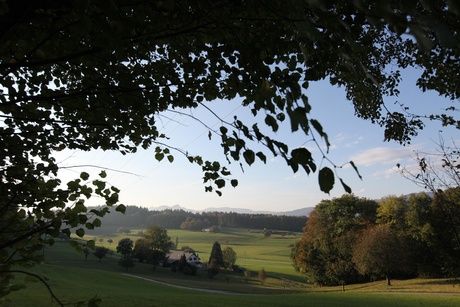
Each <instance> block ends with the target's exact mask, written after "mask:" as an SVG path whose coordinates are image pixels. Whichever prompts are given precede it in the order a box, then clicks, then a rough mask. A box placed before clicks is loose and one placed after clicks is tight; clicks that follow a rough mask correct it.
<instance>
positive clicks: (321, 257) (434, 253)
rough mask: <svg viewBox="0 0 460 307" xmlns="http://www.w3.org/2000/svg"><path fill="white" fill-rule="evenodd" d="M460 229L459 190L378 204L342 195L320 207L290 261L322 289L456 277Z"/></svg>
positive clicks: (312, 215) (412, 196) (315, 211)
mask: <svg viewBox="0 0 460 307" xmlns="http://www.w3.org/2000/svg"><path fill="white" fill-rule="evenodd" d="M459 230H460V188H458V187H457V188H451V189H448V190H446V191H444V192H438V193H436V194H435V195H434V197H433V198H432V197H430V196H429V195H428V194H425V193H420V194H412V195H409V196H407V197H396V196H389V197H386V198H383V199H382V200H380V201H379V202H376V201H373V200H368V199H363V198H359V197H356V196H353V195H344V196H342V197H340V198H335V199H333V200H324V201H322V202H320V203H319V204H318V205H317V206H316V208H315V210H314V211H313V212H312V213H311V214H310V216H309V219H308V223H307V224H306V225H305V228H304V233H303V236H302V239H301V240H300V241H299V242H298V243H297V244H296V246H295V247H294V249H293V251H292V258H293V261H294V265H295V267H296V269H298V270H299V271H301V272H304V273H306V275H307V278H308V279H309V281H311V282H314V283H317V284H322V285H337V284H343V283H353V282H361V281H368V280H374V279H379V278H385V277H386V278H387V281H388V283H389V284H390V283H391V278H395V277H398V278H409V277H416V276H421V277H441V276H444V277H452V276H458V274H459V273H460V261H459V260H460V242H459V237H458V233H459Z"/></svg>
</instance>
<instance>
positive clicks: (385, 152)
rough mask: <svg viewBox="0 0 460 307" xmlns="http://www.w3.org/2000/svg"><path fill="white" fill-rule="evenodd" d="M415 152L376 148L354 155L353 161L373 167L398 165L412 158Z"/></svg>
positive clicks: (405, 149)
mask: <svg viewBox="0 0 460 307" xmlns="http://www.w3.org/2000/svg"><path fill="white" fill-rule="evenodd" d="M412 155H413V150H412V149H410V148H407V147H404V148H387V147H375V148H370V149H367V150H365V151H363V152H360V153H358V154H356V155H354V156H353V157H352V158H351V160H352V161H353V162H355V164H357V165H362V166H372V165H378V164H380V165H381V164H396V163H398V162H400V161H402V160H405V159H407V158H410V157H411V156H412Z"/></svg>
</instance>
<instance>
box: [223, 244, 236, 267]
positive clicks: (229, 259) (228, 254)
mask: <svg viewBox="0 0 460 307" xmlns="http://www.w3.org/2000/svg"><path fill="white" fill-rule="evenodd" d="M222 257H223V260H224V265H225V267H227V268H231V267H232V266H234V265H235V262H236V252H235V251H234V250H233V248H231V247H230V246H227V247H226V248H224V250H223V251H222Z"/></svg>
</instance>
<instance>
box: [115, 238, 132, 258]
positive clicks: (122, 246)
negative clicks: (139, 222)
mask: <svg viewBox="0 0 460 307" xmlns="http://www.w3.org/2000/svg"><path fill="white" fill-rule="evenodd" d="M117 253H120V254H121V256H122V258H130V257H131V256H132V254H133V240H131V239H130V238H124V239H121V240H120V241H118V245H117Z"/></svg>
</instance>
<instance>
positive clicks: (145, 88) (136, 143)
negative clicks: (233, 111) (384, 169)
mask: <svg viewBox="0 0 460 307" xmlns="http://www.w3.org/2000/svg"><path fill="white" fill-rule="evenodd" d="M459 11H460V9H459V5H458V4H457V3H456V2H455V1H436V2H425V1H423V2H422V1H401V2H395V1H384V0H375V1H345V2H340V3H336V1H294V0H291V1H262V2H261V1H244V0H241V1H231V0H227V1H161V2H156V1H133V0H123V1H121V0H112V1H109V2H100V1H58V2H56V1H25V0H22V1H11V0H6V1H2V2H1V5H0V25H1V27H0V37H1V39H2V44H1V46H0V119H1V123H0V144H2V146H1V147H0V170H1V172H0V195H2V197H1V199H0V210H1V215H0V222H1V223H0V224H1V225H2V229H1V230H0V259H1V263H2V266H3V267H4V270H6V271H7V270H8V268H9V266H10V265H11V264H13V263H14V262H15V261H16V260H18V259H19V260H21V259H23V258H30V254H31V252H32V251H33V250H34V248H35V249H37V248H40V246H41V245H42V244H47V243H52V238H53V237H56V236H57V235H58V234H59V232H64V233H66V234H67V235H69V234H70V231H71V229H75V228H76V230H74V231H75V233H76V234H77V235H78V236H83V235H84V229H85V228H90V229H91V228H94V227H98V226H99V225H100V219H99V218H100V217H101V216H103V215H104V214H105V213H106V212H107V211H108V210H109V207H112V206H115V205H117V207H116V208H117V209H118V210H120V211H123V210H124V206H123V205H121V204H119V203H118V192H119V190H118V189H117V188H116V187H113V186H110V185H109V184H108V183H107V182H106V181H105V179H104V178H105V176H106V174H105V172H101V173H100V176H99V178H91V179H90V177H89V175H88V173H85V172H82V173H81V175H80V178H76V179H75V180H73V181H70V182H68V183H64V182H61V180H60V179H59V177H58V171H59V169H60V166H59V164H58V163H57V161H56V159H55V158H54V157H53V153H55V152H59V151H62V150H64V149H78V150H83V151H89V150H92V149H102V150H117V151H120V152H121V153H123V154H127V153H132V152H135V151H137V150H138V148H145V149H146V148H150V147H155V149H154V150H155V153H154V154H155V157H156V158H157V159H158V160H163V159H167V160H168V161H170V162H173V161H174V156H173V155H172V153H173V151H175V152H179V153H181V154H183V155H185V156H186V157H187V158H188V159H189V160H190V162H192V163H194V164H196V165H199V166H200V167H201V168H202V171H203V179H204V182H205V184H206V186H205V190H206V191H215V192H216V193H218V194H219V195H220V194H221V193H222V192H221V189H222V188H223V187H224V186H226V185H227V184H228V183H229V184H230V185H231V186H236V185H237V184H238V181H237V180H236V179H232V178H230V177H229V176H230V175H231V174H230V172H229V171H228V169H227V167H226V166H225V165H223V164H222V163H220V162H218V161H207V160H206V159H203V158H202V157H201V156H197V155H194V154H193V153H189V152H188V151H187V149H186V148H185V149H184V148H177V147H176V146H174V143H173V140H169V139H168V136H167V135H164V134H163V133H162V131H161V129H160V128H159V127H158V124H157V122H158V118H159V117H160V116H161V115H162V114H166V113H172V114H179V115H182V116H186V117H191V118H194V119H195V120H197V121H198V122H199V123H201V124H203V125H204V126H205V127H206V128H207V129H209V135H210V137H212V136H215V137H218V138H220V140H221V146H222V149H223V152H224V155H225V158H226V159H227V161H228V162H231V161H236V162H237V163H241V165H242V163H243V162H244V163H245V164H247V165H252V164H253V163H254V162H255V160H256V158H257V159H258V160H260V161H262V162H265V161H266V159H267V157H266V155H267V154H272V155H275V156H281V157H282V158H283V159H284V160H285V162H286V164H287V165H288V166H289V167H291V168H292V170H293V171H294V172H297V171H298V170H299V168H302V169H303V170H304V171H305V172H306V173H307V174H310V173H314V172H316V171H318V172H317V173H318V177H319V178H318V179H319V185H320V188H321V190H323V191H324V192H329V191H330V190H331V189H332V188H333V186H334V183H335V182H336V180H335V179H336V178H338V182H340V183H341V185H342V186H343V188H344V189H345V191H347V192H350V191H351V188H350V187H349V186H348V185H346V183H345V182H344V181H343V180H342V179H341V178H340V177H338V176H339V174H338V172H337V168H339V167H338V165H336V164H335V163H334V162H333V161H329V162H330V164H329V165H328V166H324V165H323V166H322V168H321V170H318V165H317V163H316V160H315V159H314V157H313V155H312V150H311V149H307V148H305V147H303V146H301V147H298V148H289V146H288V145H287V144H285V142H283V140H281V139H277V138H276V137H273V133H272V132H276V131H278V129H279V127H280V125H282V124H286V125H288V126H289V127H290V128H291V130H292V132H297V133H303V134H305V136H306V138H308V139H311V140H313V141H314V143H315V144H316V145H318V148H319V149H320V151H321V156H320V158H327V151H328V148H329V140H328V137H327V133H326V130H325V129H323V127H322V126H321V124H320V122H319V121H318V120H317V119H315V118H312V117H311V116H310V110H311V106H310V104H309V101H308V97H307V96H306V95H305V91H304V89H306V88H308V85H309V83H310V82H313V81H317V80H321V79H328V80H329V81H330V83H331V84H333V85H337V86H342V87H344V88H345V90H346V93H347V98H348V99H349V100H350V101H351V103H352V104H353V106H354V108H355V114H356V116H358V117H361V118H364V119H367V120H369V121H371V122H373V123H376V124H379V125H381V126H382V127H383V128H384V137H385V140H395V141H398V142H400V143H403V144H404V143H408V142H410V140H411V138H412V137H413V136H414V135H416V134H417V131H418V130H419V129H422V128H423V126H424V122H423V120H424V119H425V118H426V119H428V120H440V121H441V122H442V124H443V125H453V126H455V127H457V128H458V127H459V126H460V124H459V121H458V120H457V119H456V118H454V117H453V116H452V111H453V110H454V106H453V108H448V109H447V110H446V111H445V112H442V113H440V114H423V115H418V114H412V113H410V110H407V109H406V108H405V107H404V106H402V107H401V110H398V111H394V110H391V109H389V108H388V107H387V106H386V105H385V104H384V100H383V97H384V96H397V95H398V93H399V89H398V85H399V83H400V81H401V70H402V69H405V68H408V67H415V68H418V69H420V70H421V72H422V73H421V75H420V77H419V78H418V80H417V84H416V85H417V86H418V87H419V88H420V89H421V90H423V91H426V90H434V91H436V92H438V93H439V94H440V95H442V96H445V97H447V98H449V99H451V100H452V101H454V100H455V99H458V98H459V97H460V87H459V84H458V82H457V81H458V76H459V74H460V61H459V55H460V51H459V50H460V49H459V48H460V44H459V35H460V34H459V31H458V29H459V28H460V27H459V25H460V18H459ZM235 97H239V98H241V101H242V105H243V106H244V108H245V109H246V110H248V112H250V113H251V114H253V115H254V116H255V118H257V119H259V118H262V121H263V123H254V124H251V123H243V122H242V121H241V120H240V119H238V118H236V117H235V118H234V119H233V120H232V121H225V120H224V119H221V118H219V121H220V122H221V126H220V127H219V128H218V129H213V128H212V127H210V126H209V125H208V124H207V123H206V122H203V121H201V120H200V119H199V118H195V117H194V116H193V115H192V114H191V113H188V112H187V110H189V109H194V108H198V107H201V108H204V109H206V110H208V111H209V113H210V114H211V115H213V116H216V117H218V115H217V114H216V113H215V112H214V111H213V109H212V108H211V107H210V105H212V103H213V102H215V101H216V100H220V99H224V100H231V99H233V98H235ZM257 121H259V120H257ZM320 142H323V143H324V146H323V145H321V146H320ZM255 143H259V144H261V145H262V146H263V147H264V148H265V150H262V151H257V150H255V149H254V146H253V144H255ZM240 161H242V162H240ZM349 163H350V164H351V166H352V167H353V168H355V165H354V164H353V163H352V162H349ZM321 165H322V164H321ZM358 175H359V173H358ZM93 195H97V196H100V197H102V199H103V202H104V203H105V205H106V207H104V208H103V209H101V210H94V211H92V212H91V213H89V214H88V209H87V208H86V206H85V201H86V199H88V198H90V197H91V196H93ZM3 225H5V227H3ZM4 229H8V232H6V231H5V230H4ZM45 234H46V235H47V236H45ZM25 240H29V243H28V244H25V245H24V244H22V242H24V241H25ZM16 251H18V255H23V254H24V255H26V254H27V257H25V256H24V257H23V258H21V257H17V256H16V257H12V256H11V254H12V253H13V252H15V253H16ZM2 270H3V269H2Z"/></svg>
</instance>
